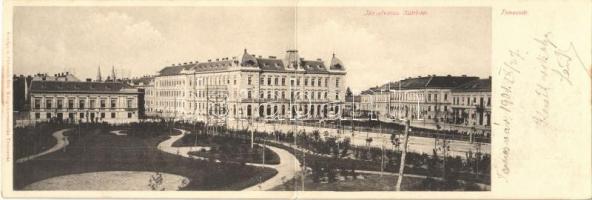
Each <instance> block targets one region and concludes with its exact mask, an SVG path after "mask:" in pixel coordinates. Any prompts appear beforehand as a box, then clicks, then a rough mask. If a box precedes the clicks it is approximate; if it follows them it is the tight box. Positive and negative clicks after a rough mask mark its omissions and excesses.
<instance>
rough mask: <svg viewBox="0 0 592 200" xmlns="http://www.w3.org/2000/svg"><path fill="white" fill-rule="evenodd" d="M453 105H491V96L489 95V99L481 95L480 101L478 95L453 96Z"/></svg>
mask: <svg viewBox="0 0 592 200" xmlns="http://www.w3.org/2000/svg"><path fill="white" fill-rule="evenodd" d="M452 104H453V105H465V106H473V105H480V106H484V105H487V106H491V97H487V99H485V98H483V97H479V102H477V97H473V98H471V97H453V98H452Z"/></svg>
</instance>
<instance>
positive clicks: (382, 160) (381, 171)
mask: <svg viewBox="0 0 592 200" xmlns="http://www.w3.org/2000/svg"><path fill="white" fill-rule="evenodd" d="M380 150H381V151H382V154H381V156H380V177H382V174H383V173H384V141H383V143H382V145H380Z"/></svg>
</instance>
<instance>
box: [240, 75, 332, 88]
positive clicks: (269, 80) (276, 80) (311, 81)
mask: <svg viewBox="0 0 592 200" xmlns="http://www.w3.org/2000/svg"><path fill="white" fill-rule="evenodd" d="M301 79H302V81H301ZM301 82H304V86H309V85H310V86H312V87H314V86H318V87H322V86H323V85H322V83H323V77H318V78H314V77H313V78H307V77H304V78H301V77H298V78H296V79H291V80H290V86H300V83H301ZM324 83H325V87H328V86H329V77H326V78H325V79H324ZM251 84H252V76H249V77H247V85H251ZM259 84H261V85H269V86H272V85H275V86H280V85H281V86H286V77H285V76H282V77H281V78H280V77H277V76H276V77H272V76H268V77H266V76H261V77H260V80H259ZM335 87H339V78H337V79H336V80H335Z"/></svg>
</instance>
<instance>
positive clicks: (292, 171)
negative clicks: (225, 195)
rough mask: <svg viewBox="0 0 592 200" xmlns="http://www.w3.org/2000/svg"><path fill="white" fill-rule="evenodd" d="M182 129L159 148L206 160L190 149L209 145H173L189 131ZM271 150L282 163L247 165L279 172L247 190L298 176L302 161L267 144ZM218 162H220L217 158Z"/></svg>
mask: <svg viewBox="0 0 592 200" xmlns="http://www.w3.org/2000/svg"><path fill="white" fill-rule="evenodd" d="M176 130H179V131H181V134H179V135H175V136H171V138H169V139H167V140H165V141H163V142H161V143H160V144H158V147H157V148H158V149H159V150H161V151H164V152H167V153H170V154H174V155H179V156H183V157H187V158H193V159H200V160H206V159H207V158H204V157H199V156H194V155H189V152H190V151H200V150H201V149H205V150H209V149H210V148H209V147H201V146H193V147H173V143H174V142H175V141H177V140H178V139H181V138H182V137H183V136H184V135H185V134H187V133H188V131H186V130H182V129H176ZM267 148H269V149H270V150H272V151H273V152H275V153H276V154H277V155H278V157H279V160H280V164H259V163H246V164H247V165H251V166H258V167H268V168H272V169H275V170H277V172H278V173H277V174H276V175H275V176H273V177H271V178H270V179H267V180H266V181H264V182H262V183H259V184H257V185H254V186H251V187H248V188H246V189H244V190H247V191H261V190H269V189H271V188H274V187H276V186H279V185H282V184H283V183H284V182H285V181H288V180H290V179H292V178H294V177H295V176H296V174H298V173H299V172H300V171H301V170H302V168H301V167H300V162H299V161H298V159H296V157H295V156H294V155H292V154H291V153H290V152H288V151H286V150H283V149H280V148H277V147H272V146H267ZM216 162H220V161H219V160H216Z"/></svg>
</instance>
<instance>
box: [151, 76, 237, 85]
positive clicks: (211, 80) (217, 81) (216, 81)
mask: <svg viewBox="0 0 592 200" xmlns="http://www.w3.org/2000/svg"><path fill="white" fill-rule="evenodd" d="M183 77H184V76H183ZM231 82H232V83H233V84H234V85H236V84H237V76H233V77H232V80H231V79H230V78H229V77H228V76H226V75H224V76H214V77H203V78H197V79H195V80H193V79H189V81H187V82H186V81H185V80H158V81H156V86H159V87H178V86H182V85H185V84H186V83H188V84H189V86H194V85H195V86H203V85H204V84H207V85H225V84H226V85H229V84H230V83H231Z"/></svg>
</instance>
